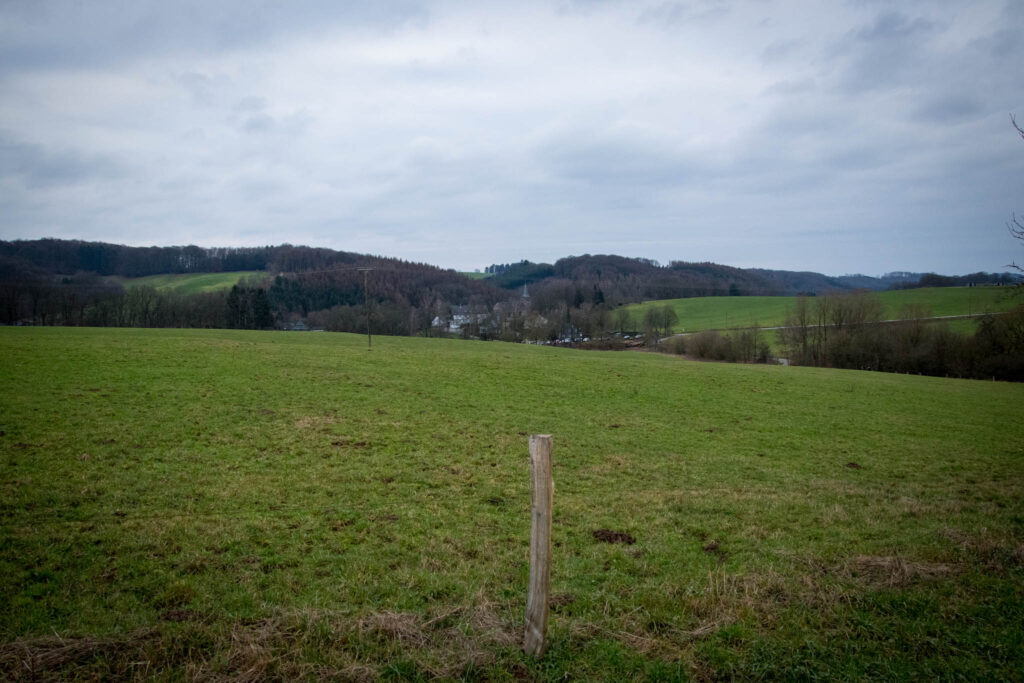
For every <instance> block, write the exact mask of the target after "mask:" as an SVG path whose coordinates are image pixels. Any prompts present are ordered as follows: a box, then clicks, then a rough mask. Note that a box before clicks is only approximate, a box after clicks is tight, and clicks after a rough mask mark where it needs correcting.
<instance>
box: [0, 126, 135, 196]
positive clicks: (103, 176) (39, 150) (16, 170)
mask: <svg viewBox="0 0 1024 683" xmlns="http://www.w3.org/2000/svg"><path fill="white" fill-rule="evenodd" d="M125 175H127V169H126V167H125V165H124V164H123V163H121V162H119V161H117V160H115V159H113V158H111V157H109V156H106V155H103V154H97V153H82V152H78V151H75V150H67V149H61V150H51V149H47V148H46V147H43V146H42V145H39V144H34V143H25V142H20V141H17V140H15V139H13V138H11V137H10V136H8V135H6V134H3V133H0V177H7V178H18V179H20V180H21V181H22V182H23V183H24V184H25V185H26V186H27V187H29V188H48V187H55V186H63V185H74V184H77V183H81V182H85V181H88V180H95V179H100V180H113V179H117V178H121V177H124V176H125Z"/></svg>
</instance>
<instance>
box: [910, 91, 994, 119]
mask: <svg viewBox="0 0 1024 683" xmlns="http://www.w3.org/2000/svg"><path fill="white" fill-rule="evenodd" d="M983 111H984V108H983V107H982V105H981V102H979V101H978V100H976V99H974V98H973V97H968V96H964V95H959V94H949V95H942V96H938V97H933V98H931V99H930V100H929V101H928V102H925V103H923V104H921V105H919V106H918V107H917V108H916V109H915V110H914V118H915V119H917V120H919V121H922V122H924V123H935V124H940V125H952V124H956V123H963V122H965V121H971V120H973V119H975V118H977V116H978V115H979V114H981V113H982V112H983Z"/></svg>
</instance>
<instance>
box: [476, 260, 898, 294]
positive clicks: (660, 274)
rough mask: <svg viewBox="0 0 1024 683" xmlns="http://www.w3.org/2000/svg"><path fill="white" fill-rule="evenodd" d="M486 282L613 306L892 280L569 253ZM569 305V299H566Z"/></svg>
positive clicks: (498, 273)
mask: <svg viewBox="0 0 1024 683" xmlns="http://www.w3.org/2000/svg"><path fill="white" fill-rule="evenodd" d="M487 271H488V272H489V273H492V276H491V281H492V282H493V283H494V284H495V285H496V286H498V287H502V288H506V289H515V288H521V287H522V286H523V285H528V286H529V289H530V291H531V293H532V294H533V296H534V298H537V297H539V298H540V299H541V300H546V299H548V298H551V297H552V296H554V297H558V296H562V295H564V293H565V291H566V290H567V289H571V290H572V297H573V298H574V299H575V300H576V303H577V305H578V304H579V302H580V301H579V300H580V299H582V301H589V302H591V303H602V302H607V303H609V304H612V305H618V304H621V303H626V302H633V301H644V300H651V299H679V298H685V297H697V296H738V295H762V296H765V295H767V296H773V295H777V296H791V295H794V294H798V293H807V294H816V293H819V292H829V291H836V292H839V291H849V290H852V289H862V288H863V289H879V290H881V289H888V288H889V287H890V286H891V284H892V282H890V281H887V280H883V279H880V278H871V277H868V276H865V275H856V276H842V277H828V276H826V275H822V274H820V273H811V272H792V271H781V270H765V269H742V268H733V267H731V266H723V265H720V264H717V263H707V262H704V263H689V262H684V261H673V262H671V263H670V264H668V265H667V266H661V265H659V264H658V263H657V262H655V261H652V260H650V259H635V258H625V257H622V256H613V255H590V254H586V255H584V256H570V257H567V258H563V259H560V260H558V261H556V262H555V263H554V264H546V263H531V262H529V261H522V262H520V263H514V264H506V265H493V266H490V267H489V268H488V269H487ZM567 303H571V302H567Z"/></svg>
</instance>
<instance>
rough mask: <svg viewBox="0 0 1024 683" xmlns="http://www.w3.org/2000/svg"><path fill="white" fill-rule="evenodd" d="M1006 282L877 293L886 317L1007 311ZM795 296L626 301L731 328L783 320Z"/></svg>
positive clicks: (685, 327) (686, 325) (694, 326)
mask: <svg viewBox="0 0 1024 683" xmlns="http://www.w3.org/2000/svg"><path fill="white" fill-rule="evenodd" d="M1011 292H1012V290H1011V288H1005V287H928V288H923V289H907V290H898V291H891V292H877V293H876V295H877V296H878V297H879V298H880V299H881V300H882V303H883V305H884V306H885V317H886V318H887V319H896V318H899V316H900V309H902V308H903V306H905V305H907V304H912V303H913V304H920V305H922V306H924V307H925V308H927V309H928V310H930V311H931V312H932V315H935V316H948V315H970V314H977V313H995V312H1000V311H1007V310H1010V309H1011V308H1013V307H1014V306H1015V305H1019V304H1020V303H1021V298H1020V297H1019V296H1018V297H1013V296H1010V294H1011ZM794 301H795V297H786V296H782V297H777V296H740V297H698V298H693V299H666V300H664V301H647V302H644V303H642V304H634V305H631V306H629V307H628V308H629V310H630V311H632V313H633V318H634V320H636V321H638V322H639V321H640V320H642V319H643V314H644V311H646V310H647V309H648V308H649V307H651V306H663V305H665V304H668V305H670V306H672V307H673V308H674V309H675V311H676V315H677V316H679V323H678V324H677V325H676V330H677V331H686V332H696V331H699V330H707V329H726V328H734V327H753V326H755V325H760V326H761V327H774V326H777V325H781V324H783V322H784V321H785V319H786V312H787V311H788V310H789V309H791V308H792V307H793V302H794Z"/></svg>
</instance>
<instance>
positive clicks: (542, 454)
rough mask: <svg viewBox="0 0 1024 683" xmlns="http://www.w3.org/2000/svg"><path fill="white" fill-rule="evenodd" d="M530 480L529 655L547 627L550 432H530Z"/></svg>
mask: <svg viewBox="0 0 1024 683" xmlns="http://www.w3.org/2000/svg"><path fill="white" fill-rule="evenodd" d="M530 483H531V487H532V489H533V497H532V501H533V504H532V506H531V508H532V521H531V524H530V590H529V593H527V596H526V637H525V638H524V640H523V650H524V651H525V652H526V654H528V655H533V656H536V657H540V656H541V655H543V654H544V646H545V642H544V639H545V638H546V637H547V631H548V587H549V583H550V578H551V571H550V570H551V511H552V506H553V504H554V493H555V482H554V480H553V479H552V478H551V435H550V434H533V435H532V436H530Z"/></svg>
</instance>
